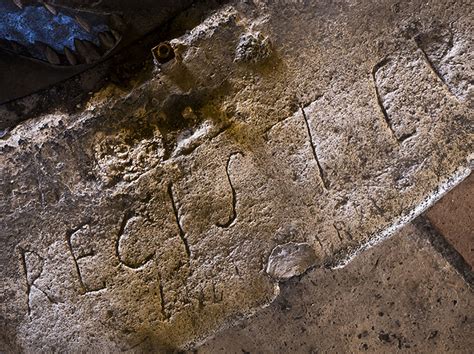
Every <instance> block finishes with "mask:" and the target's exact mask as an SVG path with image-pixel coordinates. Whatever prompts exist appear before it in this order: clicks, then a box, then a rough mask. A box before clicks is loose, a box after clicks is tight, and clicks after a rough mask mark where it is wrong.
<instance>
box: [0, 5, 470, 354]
mask: <svg viewBox="0 0 474 354" xmlns="http://www.w3.org/2000/svg"><path fill="white" fill-rule="evenodd" d="M243 3H244V2H237V3H236V4H235V5H234V6H225V7H223V8H222V9H220V10H219V11H217V12H216V13H214V14H213V15H212V16H211V17H209V18H208V19H206V20H205V21H204V22H203V23H202V24H200V25H199V26H197V27H196V28H195V29H194V30H193V31H191V32H190V33H187V34H185V35H184V36H183V37H180V38H176V39H173V40H172V41H171V44H172V46H173V47H174V48H175V51H176V58H175V60H174V61H172V62H168V63H166V64H164V65H162V66H161V67H160V68H159V69H158V68H157V69H154V70H153V71H152V72H151V71H148V72H145V73H144V74H143V76H142V77H141V78H140V79H138V78H137V79H136V81H135V82H134V85H133V87H134V88H133V89H132V90H130V91H124V90H123V89H119V88H117V87H114V86H113V85H110V86H108V87H106V88H104V89H103V90H102V91H101V92H98V93H96V94H95V96H94V97H93V98H92V99H91V100H90V102H89V103H88V105H87V106H86V107H84V109H83V111H82V112H80V113H78V114H68V113H67V112H57V113H56V114H52V115H46V116H40V117H37V118H36V119H34V120H30V121H27V122H25V123H22V124H21V125H19V126H17V127H16V128H15V129H14V130H13V131H11V132H10V133H9V134H8V135H6V136H5V137H3V138H2V139H1V140H0V151H1V155H0V164H1V172H0V173H1V178H0V181H1V182H0V183H1V188H0V193H1V198H0V211H1V228H0V230H1V231H0V235H1V240H2V247H1V268H0V269H1V277H2V279H1V282H2V288H3V289H4V291H2V295H1V296H2V297H3V299H2V303H3V304H6V306H4V307H2V312H1V316H2V317H3V319H4V322H5V325H4V327H3V329H2V334H3V337H1V341H2V345H3V347H5V348H6V350H15V349H18V348H22V349H23V350H27V351H39V350H40V351H41V350H43V351H51V350H56V351H71V350H72V351H74V350H79V349H82V348H88V349H90V350H93V349H94V348H97V349H99V348H100V349H101V350H103V349H104V348H107V350H110V351H118V350H119V351H125V352H127V351H143V350H147V349H153V350H155V351H156V350H165V349H175V348H183V347H184V346H186V345H189V344H191V343H193V342H196V341H198V340H200V339H202V338H204V337H205V336H207V335H209V334H210V333H212V331H214V330H215V329H217V328H219V327H221V326H223V325H225V324H226V323H230V322H231V321H232V320H233V319H236V318H239V317H242V316H246V315H249V314H251V313H252V312H253V311H255V310H256V309H258V308H259V307H261V306H264V305H265V304H268V303H269V302H271V301H272V300H273V299H274V298H275V297H276V296H277V295H278V291H279V290H278V289H279V287H278V282H277V281H276V280H275V279H274V278H272V277H271V276H270V275H268V274H267V273H266V271H265V270H266V269H267V262H268V259H269V256H270V254H271V252H272V250H273V249H274V248H275V247H278V245H284V244H288V243H296V244H306V245H309V247H311V248H312V250H313V253H311V254H312V256H311V258H313V259H314V261H313V263H314V264H312V266H313V267H323V266H325V267H338V266H342V265H344V264H345V263H346V262H347V261H348V260H350V259H351V257H353V256H354V255H355V254H358V253H359V252H360V251H362V250H363V249H365V248H367V247H369V246H370V245H373V244H374V243H376V242H378V241H380V240H382V239H383V238H385V237H387V236H388V235H390V234H391V233H392V232H393V231H394V230H395V229H396V228H397V227H398V226H400V225H402V224H404V223H406V222H408V221H409V220H411V219H412V218H413V217H414V216H416V215H417V214H419V213H420V212H421V211H422V210H423V209H424V208H425V207H426V206H428V205H429V204H430V203H431V202H432V201H433V200H434V199H436V198H437V197H439V196H440V195H442V194H443V193H444V192H445V191H446V190H447V189H448V188H449V187H450V186H452V185H454V184H455V183H457V182H459V181H460V180H461V179H463V178H464V177H466V176H467V175H468V174H469V173H470V166H472V165H470V163H471V161H472V133H473V132H472V126H473V125H472V123H473V122H472V118H473V115H472V80H473V70H472V63H473V61H472V38H473V37H474V36H472V22H470V21H472V7H470V6H469V5H468V2H461V1H452V2H446V1H436V0H432V1H429V2H428V3H426V1H421V0H420V1H418V0H416V1H411V2H409V3H406V2H397V1H391V0H384V1H380V0H377V1H376V0H373V1H367V0H364V1H362V0H360V1H342V0H341V1H339V0H337V1H331V2H327V1H302V2H294V3H293V2H291V3H290V2H275V1H271V2H270V1H269V2H266V1H254V2H245V4H243ZM308 266H309V264H305V267H308Z"/></svg>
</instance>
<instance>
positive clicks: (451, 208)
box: [426, 174, 474, 270]
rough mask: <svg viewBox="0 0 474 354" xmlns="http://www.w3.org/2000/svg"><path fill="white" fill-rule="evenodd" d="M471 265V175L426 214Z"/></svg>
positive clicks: (473, 209) (473, 207)
mask: <svg viewBox="0 0 474 354" xmlns="http://www.w3.org/2000/svg"><path fill="white" fill-rule="evenodd" d="M426 216H427V218H428V219H429V220H430V222H431V223H432V224H433V226H434V227H435V228H436V229H438V231H439V232H441V233H442V234H443V236H444V237H446V239H447V240H448V242H450V243H451V244H452V245H453V246H454V247H455V248H456V250H457V251H458V252H459V253H460V254H461V255H462V257H463V258H464V259H465V261H466V262H467V263H468V264H469V265H470V267H471V270H472V267H473V266H474V175H473V174H471V175H470V176H469V177H468V178H466V180H465V181H463V182H462V183H461V184H459V186H457V187H456V188H455V189H454V190H452V191H451V192H450V193H448V194H447V195H446V196H444V197H443V198H442V199H441V200H440V201H439V202H438V203H436V204H435V205H434V206H433V207H432V208H431V209H429V210H428V211H427V213H426Z"/></svg>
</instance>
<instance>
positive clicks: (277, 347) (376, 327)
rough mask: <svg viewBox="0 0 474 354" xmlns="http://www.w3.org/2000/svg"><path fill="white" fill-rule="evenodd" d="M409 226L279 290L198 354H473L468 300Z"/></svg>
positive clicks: (472, 296) (467, 292) (464, 288)
mask: <svg viewBox="0 0 474 354" xmlns="http://www.w3.org/2000/svg"><path fill="white" fill-rule="evenodd" d="M424 232H425V231H421V230H418V229H417V228H416V227H415V226H412V225H409V226H407V227H405V228H404V229H403V230H402V231H401V232H399V233H398V234H397V235H396V236H394V237H393V238H391V239H390V240H388V241H386V242H384V243H383V244H381V245H379V246H377V247H375V248H373V249H371V250H370V251H368V252H366V253H365V254H364V256H363V257H358V258H356V259H355V260H354V261H353V262H352V263H350V264H349V265H348V266H347V267H345V268H342V269H338V270H329V269H324V270H323V269H318V270H315V271H313V272H310V273H308V274H307V275H305V276H304V277H303V278H302V279H301V280H296V279H295V280H291V281H290V282H288V283H286V284H285V285H283V286H282V291H281V294H280V296H279V298H278V299H277V300H276V301H275V302H274V303H273V304H271V305H270V306H269V307H268V308H266V309H264V310H262V311H261V312H259V313H258V314H257V315H256V316H254V317H252V318H251V319H249V320H245V321H243V322H242V323H240V324H239V325H238V326H236V327H234V328H230V329H227V330H225V331H223V332H222V333H219V334H218V335H216V337H215V338H213V339H211V340H209V341H208V342H207V343H206V344H204V345H203V346H201V347H200V348H198V350H197V353H199V354H204V353H229V354H230V353H357V352H364V351H367V352H372V353H389V352H390V353H395V352H400V351H407V350H408V351H409V352H417V353H418V352H422V353H429V352H433V353H471V352H472V347H473V346H474V338H473V336H472V332H473V331H474V318H473V312H472V306H473V301H474V292H473V291H472V288H469V286H468V284H467V283H465V282H464V281H463V279H462V278H461V277H460V276H459V274H458V273H457V272H456V271H455V269H454V268H453V267H451V266H450V265H449V264H448V263H447V262H446V260H445V259H444V258H442V257H441V255H440V254H439V253H438V252H437V251H436V250H435V249H434V248H433V247H432V246H431V244H430V242H429V241H428V239H429V237H428V236H427V235H426V234H425V233H424Z"/></svg>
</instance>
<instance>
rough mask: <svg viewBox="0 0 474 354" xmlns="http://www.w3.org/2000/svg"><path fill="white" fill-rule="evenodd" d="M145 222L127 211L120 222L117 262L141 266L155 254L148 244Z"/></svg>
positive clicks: (130, 265) (135, 266)
mask: <svg viewBox="0 0 474 354" xmlns="http://www.w3.org/2000/svg"><path fill="white" fill-rule="evenodd" d="M145 223H146V220H144V218H143V217H141V216H136V215H135V214H134V213H133V212H127V213H126V214H125V215H124V217H123V219H122V222H121V224H120V229H119V233H118V237H117V240H116V244H115V252H116V256H117V258H118V260H119V262H120V263H121V264H123V265H124V266H126V267H128V268H132V269H138V268H140V267H143V266H144V265H145V264H147V263H148V262H150V261H151V260H152V259H153V256H154V255H155V251H154V250H153V247H150V245H149V244H148V241H149V236H147V235H146V227H145V226H144V224H145ZM151 246H153V245H151ZM150 249H151V250H150Z"/></svg>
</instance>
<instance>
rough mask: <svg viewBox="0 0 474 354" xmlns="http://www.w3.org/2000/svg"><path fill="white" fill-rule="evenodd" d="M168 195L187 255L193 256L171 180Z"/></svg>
mask: <svg viewBox="0 0 474 354" xmlns="http://www.w3.org/2000/svg"><path fill="white" fill-rule="evenodd" d="M168 195H169V198H170V201H171V206H172V207H173V213H174V217H175V220H176V224H177V225H178V230H179V237H180V239H181V241H182V242H183V245H184V249H185V250H186V255H187V256H188V259H189V258H191V249H190V248H189V244H188V240H187V238H186V232H184V229H183V226H182V225H181V218H180V217H179V210H178V207H177V205H176V199H175V196H174V193H173V184H172V183H171V182H170V183H169V184H168Z"/></svg>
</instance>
